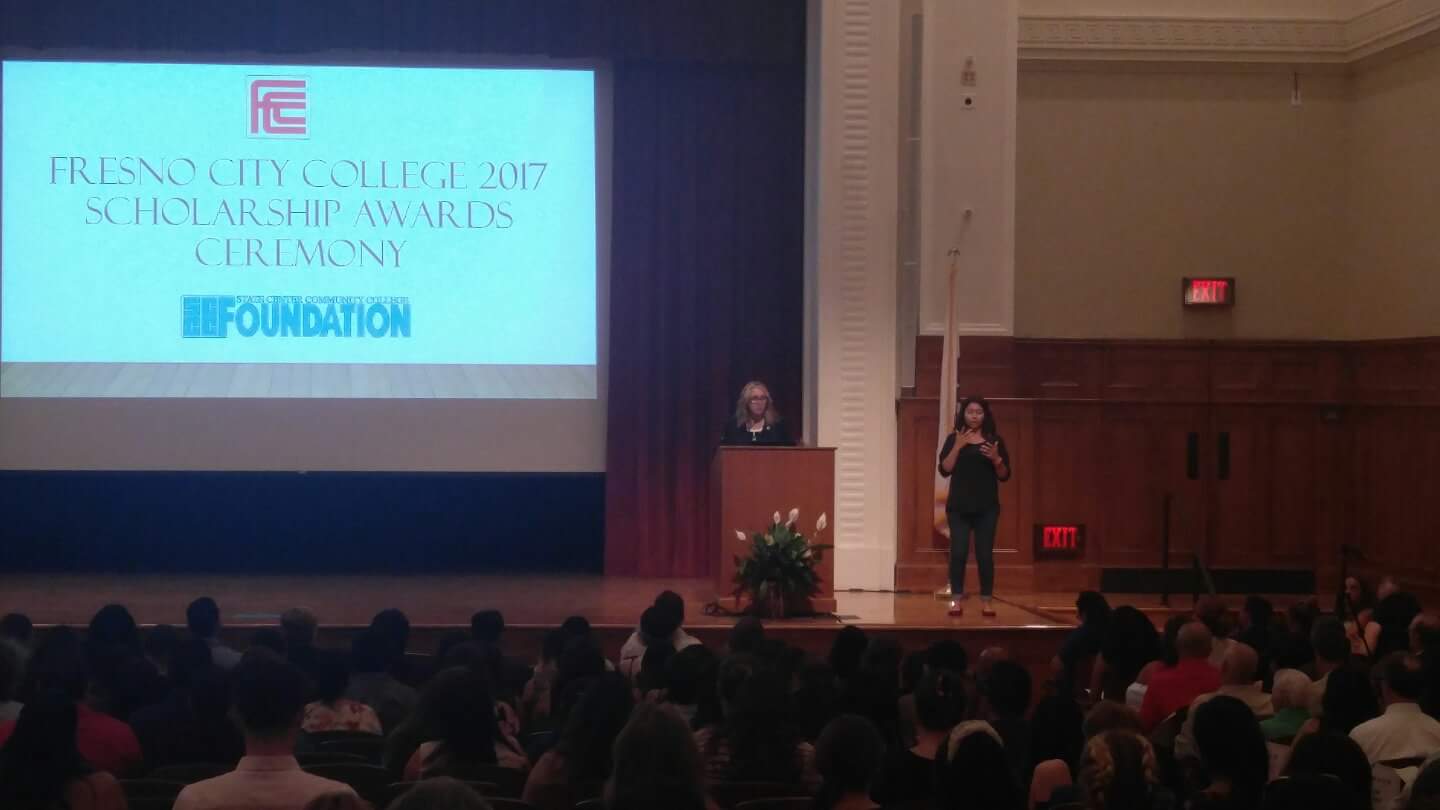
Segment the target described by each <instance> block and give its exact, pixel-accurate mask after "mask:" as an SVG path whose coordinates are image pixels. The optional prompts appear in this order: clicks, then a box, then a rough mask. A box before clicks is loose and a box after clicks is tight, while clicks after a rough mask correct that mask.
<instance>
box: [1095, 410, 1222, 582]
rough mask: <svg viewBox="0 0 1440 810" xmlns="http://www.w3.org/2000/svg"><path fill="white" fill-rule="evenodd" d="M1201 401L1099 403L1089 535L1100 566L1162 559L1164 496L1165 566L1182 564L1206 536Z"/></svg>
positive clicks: (1143, 563)
mask: <svg viewBox="0 0 1440 810" xmlns="http://www.w3.org/2000/svg"><path fill="white" fill-rule="evenodd" d="M1207 427H1208V425H1207V409H1206V408H1205V407H1204V406H1202V405H1160V404H1143V405H1139V404H1137V405H1105V406H1104V409H1103V418H1102V421H1101V427H1100V442H1099V459H1100V463H1099V470H1100V472H1101V478H1100V482H1099V486H1098V490H1099V492H1098V497H1099V501H1100V503H1101V505H1102V508H1101V510H1100V512H1101V516H1102V517H1101V525H1100V526H1099V527H1097V528H1098V529H1099V531H1098V532H1097V533H1096V534H1095V535H1094V537H1093V540H1092V542H1093V544H1094V545H1095V546H1097V547H1098V549H1099V560H1100V563H1101V564H1102V565H1106V566H1117V567H1143V568H1153V567H1157V566H1159V565H1160V564H1161V546H1162V539H1163V537H1164V535H1165V526H1164V503H1165V497H1166V495H1169V496H1170V502H1171V511H1170V555H1171V557H1170V565H1171V567H1181V566H1186V565H1188V564H1189V562H1190V554H1191V553H1192V552H1194V551H1195V550H1197V549H1200V548H1201V546H1202V544H1203V542H1204V538H1205V498H1204V481H1203V478H1204V475H1205V472H1206V471H1205V461H1206V459H1205V457H1204V453H1203V452H1202V447H1201V444H1202V438H1203V436H1204V434H1205V432H1206V428H1207Z"/></svg>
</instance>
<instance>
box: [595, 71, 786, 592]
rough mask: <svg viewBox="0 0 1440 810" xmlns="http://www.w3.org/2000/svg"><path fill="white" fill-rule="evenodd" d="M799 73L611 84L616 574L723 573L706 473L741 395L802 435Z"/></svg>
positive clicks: (611, 499) (624, 78)
mask: <svg viewBox="0 0 1440 810" xmlns="http://www.w3.org/2000/svg"><path fill="white" fill-rule="evenodd" d="M802 50H803V47H802ZM796 57H797V58H796V59H795V60H794V62H793V63H791V64H782V65H772V66H750V67H747V68H743V69H737V68H735V67H727V66H711V65H698V66H687V67H683V68H678V67H676V66H674V65H628V66H625V67H624V68H622V69H621V70H620V75H617V77H616V82H615V87H616V90H615V162H614V174H615V182H614V188H615V193H614V228H613V240H614V242H613V250H612V262H611V283H610V299H611V305H610V328H611V337H610V376H609V383H610V387H609V422H610V429H609V432H608V451H607V454H606V473H605V487H606V498H605V501H606V510H605V535H606V542H605V571H606V573H610V574H629V575H638V576H704V575H707V574H709V573H710V572H711V571H712V568H713V560H714V558H715V556H716V554H717V553H718V549H717V548H716V538H713V537H711V529H710V526H709V522H708V521H709V518H708V514H709V512H708V510H709V494H710V490H709V468H710V457H711V453H712V452H713V450H714V448H715V445H716V442H717V440H718V438H719V435H720V430H721V427H722V424H723V422H724V420H725V418H726V417H727V416H728V415H729V414H731V413H732V412H733V409H734V405H735V398H736V396H737V395H738V393H739V390H740V387H741V386H742V385H743V384H744V383H745V382H746V381H747V380H749V379H754V378H758V379H762V380H765V381H766V382H767V383H768V384H769V385H770V387H771V391H772V393H773V395H774V396H775V398H776V400H777V403H778V405H779V406H780V408H781V409H782V411H783V412H784V413H785V414H786V415H787V416H788V419H789V422H790V428H791V430H792V431H793V432H795V433H797V434H798V433H799V431H800V429H801V428H802V425H801V424H800V421H799V416H800V407H799V405H800V374H801V370H800V363H801V341H802V313H803V307H802V298H803V289H802V287H803V273H802V268H801V264H802V251H803V225H804V183H805V178H804V130H805V117H804V116H805V113H804V109H805V103H804V93H805V85H804V81H805V80H804V67H803V59H802V54H800V53H797V54H796Z"/></svg>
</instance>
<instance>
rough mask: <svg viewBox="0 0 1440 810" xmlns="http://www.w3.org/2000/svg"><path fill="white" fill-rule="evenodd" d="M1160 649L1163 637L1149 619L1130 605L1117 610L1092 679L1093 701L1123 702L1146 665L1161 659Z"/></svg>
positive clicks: (1106, 630) (1110, 622)
mask: <svg viewBox="0 0 1440 810" xmlns="http://www.w3.org/2000/svg"><path fill="white" fill-rule="evenodd" d="M1160 648H1161V644H1160V634H1159V633H1157V632H1155V624H1154V622H1152V621H1150V617H1149V616H1146V615H1145V614H1144V613H1141V612H1140V611H1139V610H1136V609H1135V608H1133V607H1130V606H1129V605H1121V606H1120V607H1118V608H1115V610H1114V611H1112V612H1111V613H1110V621H1109V622H1108V623H1107V624H1106V627H1105V640H1104V642H1103V643H1102V644H1101V647H1100V655H1099V657H1097V658H1096V659H1095V669H1094V671H1093V672H1092V673H1091V675H1090V687H1091V688H1090V692H1091V697H1092V698H1094V699H1096V700H1122V701H1123V700H1124V699H1125V690H1126V689H1129V688H1130V684H1132V683H1134V682H1135V679H1136V678H1137V677H1139V675H1140V671H1141V670H1143V669H1144V668H1145V665H1146V664H1148V663H1150V662H1151V661H1154V660H1155V659H1157V658H1159V657H1160Z"/></svg>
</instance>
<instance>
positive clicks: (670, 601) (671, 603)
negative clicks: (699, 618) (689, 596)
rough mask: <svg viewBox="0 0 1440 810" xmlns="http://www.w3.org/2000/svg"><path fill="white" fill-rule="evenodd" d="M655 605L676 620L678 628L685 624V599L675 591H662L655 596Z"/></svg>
mask: <svg viewBox="0 0 1440 810" xmlns="http://www.w3.org/2000/svg"><path fill="white" fill-rule="evenodd" d="M655 607H657V608H659V609H660V612H662V613H664V614H665V615H666V616H667V617H669V618H670V619H671V620H673V621H674V622H675V627H676V628H677V629H678V628H680V627H683V626H684V625H685V600H684V599H683V598H681V596H680V594H678V593H676V592H674V591H661V592H660V595H659V596H656V597H655Z"/></svg>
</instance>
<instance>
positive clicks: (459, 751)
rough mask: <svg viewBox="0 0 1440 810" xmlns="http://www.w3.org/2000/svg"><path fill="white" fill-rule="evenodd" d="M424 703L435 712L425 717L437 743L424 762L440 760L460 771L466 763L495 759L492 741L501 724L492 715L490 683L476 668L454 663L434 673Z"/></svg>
mask: <svg viewBox="0 0 1440 810" xmlns="http://www.w3.org/2000/svg"><path fill="white" fill-rule="evenodd" d="M425 691H426V692H428V693H429V694H428V695H427V697H428V698H429V700H428V701H427V706H428V708H429V709H430V710H432V711H433V712H434V714H433V715H432V716H430V717H427V718H424V722H425V723H426V725H427V726H428V728H427V729H426V731H427V733H428V734H429V735H430V738H431V739H434V740H438V741H439V742H440V744H439V745H437V746H435V750H434V751H432V752H431V753H430V756H429V757H428V758H427V759H426V761H425V765H426V766H429V765H431V764H432V763H434V764H440V763H441V762H442V761H444V760H446V759H448V760H449V761H448V762H444V765H445V766H447V768H446V769H447V770H448V771H450V774H449V775H451V776H454V775H456V772H461V773H463V771H464V769H465V766H466V765H472V764H490V765H493V764H494V763H495V743H496V742H497V741H498V740H499V739H500V724H499V722H498V721H497V720H496V719H495V701H494V700H493V699H492V698H491V697H490V684H489V683H488V682H486V680H485V676H483V675H481V674H480V673H478V672H474V671H473V670H470V669H467V668H464V667H454V668H452V669H446V670H443V671H441V672H440V674H438V675H436V676H435V678H434V680H432V681H431V682H430V683H429V684H428V685H427V686H426V687H425Z"/></svg>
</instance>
